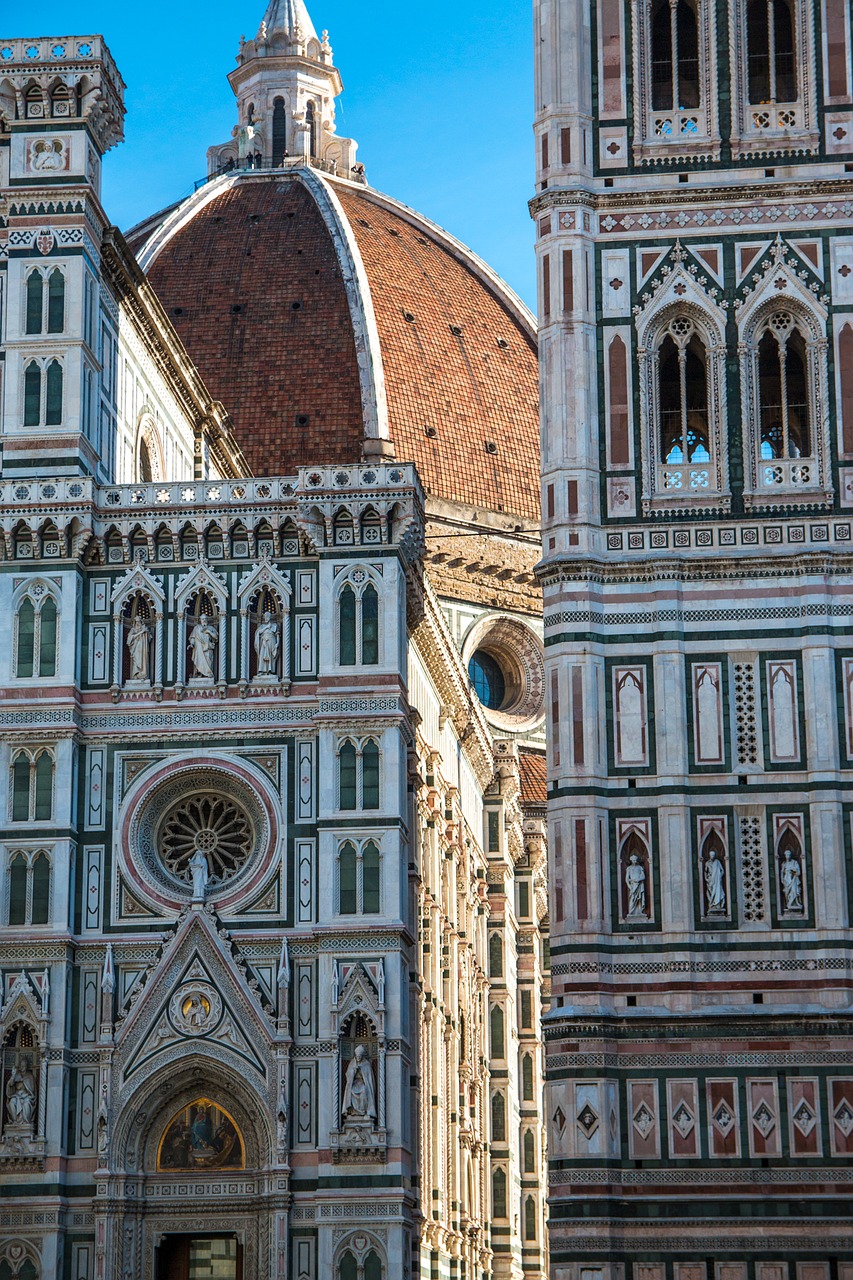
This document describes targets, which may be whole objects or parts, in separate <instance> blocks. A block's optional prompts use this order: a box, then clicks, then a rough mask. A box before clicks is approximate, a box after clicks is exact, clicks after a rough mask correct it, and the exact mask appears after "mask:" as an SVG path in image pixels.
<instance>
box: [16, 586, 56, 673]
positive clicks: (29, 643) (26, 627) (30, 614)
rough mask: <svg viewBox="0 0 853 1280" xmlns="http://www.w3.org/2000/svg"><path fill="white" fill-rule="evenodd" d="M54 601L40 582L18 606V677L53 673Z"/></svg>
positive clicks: (54, 648) (54, 669)
mask: <svg viewBox="0 0 853 1280" xmlns="http://www.w3.org/2000/svg"><path fill="white" fill-rule="evenodd" d="M56 627H57V610H56V601H55V600H54V599H53V597H52V596H51V595H49V594H48V593H47V592H46V591H45V590H44V589H43V588H41V586H40V584H38V585H37V586H36V587H35V588H34V589H33V594H27V595H25V596H24V597H23V599H22V600H21V602H20V604H19V605H18V612H17V616H16V619H15V675H16V677H17V679H19V680H32V679H33V678H34V677H37V676H38V677H50V676H55V675H56Z"/></svg>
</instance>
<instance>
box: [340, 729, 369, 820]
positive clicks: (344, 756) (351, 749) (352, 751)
mask: <svg viewBox="0 0 853 1280" xmlns="http://www.w3.org/2000/svg"><path fill="white" fill-rule="evenodd" d="M338 808H340V809H350V810H352V809H378V808H379V746H378V744H377V743H376V742H375V741H374V740H373V738H367V739H366V740H365V741H364V742H360V743H356V742H353V741H352V739H350V738H347V739H346V741H345V742H343V743H341V746H340V749H339V751H338Z"/></svg>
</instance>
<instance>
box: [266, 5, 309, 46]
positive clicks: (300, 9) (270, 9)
mask: <svg viewBox="0 0 853 1280" xmlns="http://www.w3.org/2000/svg"><path fill="white" fill-rule="evenodd" d="M278 34H283V35H286V36H289V37H291V38H292V37H295V36H297V34H298V36H299V38H300V40H301V41H302V42H305V41H307V40H311V39H314V40H316V39H317V32H316V31H315V30H314V24H313V22H312V21H311V18H310V15H309V13H308V10H307V8H306V7H305V3H304V0H269V4H268V5H267V11H266V13H265V14H264V16H263V20H262V21H261V25H260V28H259V29H258V35H257V37H256V38H257V39H258V40H264V39H268V38H269V37H270V36H273V35H278Z"/></svg>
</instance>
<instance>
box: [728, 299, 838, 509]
mask: <svg viewBox="0 0 853 1280" xmlns="http://www.w3.org/2000/svg"><path fill="white" fill-rule="evenodd" d="M826 345H827V344H826V340H825V338H824V335H823V323H822V321H821V319H820V318H819V317H818V316H817V315H815V314H813V313H812V312H811V310H807V309H806V307H804V306H801V305H800V304H799V303H798V302H797V301H796V300H793V299H792V305H782V306H779V305H778V304H776V303H775V301H774V302H773V303H770V304H769V305H768V307H767V308H766V309H764V310H759V311H758V312H757V319H756V318H755V317H754V318H753V319H752V321H751V322H749V321H747V322H745V325H744V330H743V334H742V339H741V342H740V344H739V351H740V355H741V388H742V419H743V422H744V424H745V425H746V431H745V435H746V437H747V440H748V442H749V443H748V446H747V449H748V455H749V454H751V457H750V456H748V457H747V463H748V466H747V484H746V495H747V500H748V501H749V502H752V501H755V500H756V499H757V498H758V496H759V495H767V494H768V493H778V492H779V491H780V490H788V492H789V494H790V495H791V496H792V497H793V496H794V495H796V494H798V493H800V492H801V493H802V495H803V496H802V500H803V501H805V500H807V499H808V498H809V491H812V495H811V500H813V496H814V495H813V491H814V490H816V489H819V488H823V489H824V491H825V494H826V497H827V499H828V498H829V494H830V478H829V474H828V471H829V461H828V460H829V439H828V422H827V420H826V419H827V415H826V413H825V411H824V410H822V408H821V406H822V405H824V404H826V383H827V369H826Z"/></svg>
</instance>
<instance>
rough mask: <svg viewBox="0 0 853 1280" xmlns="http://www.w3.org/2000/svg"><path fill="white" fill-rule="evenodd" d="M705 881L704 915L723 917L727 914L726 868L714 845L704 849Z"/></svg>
mask: <svg viewBox="0 0 853 1280" xmlns="http://www.w3.org/2000/svg"><path fill="white" fill-rule="evenodd" d="M702 874H703V877H704V880H705V914H706V915H709V916H724V915H726V914H727V912H728V899H727V894H726V868H725V866H724V864H723V860H722V858H721V857H720V853H719V850H718V849H717V848H716V847H715V845H714V844H710V845H708V846H707V848H706V853H705V862H704V868H703V872H702Z"/></svg>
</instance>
